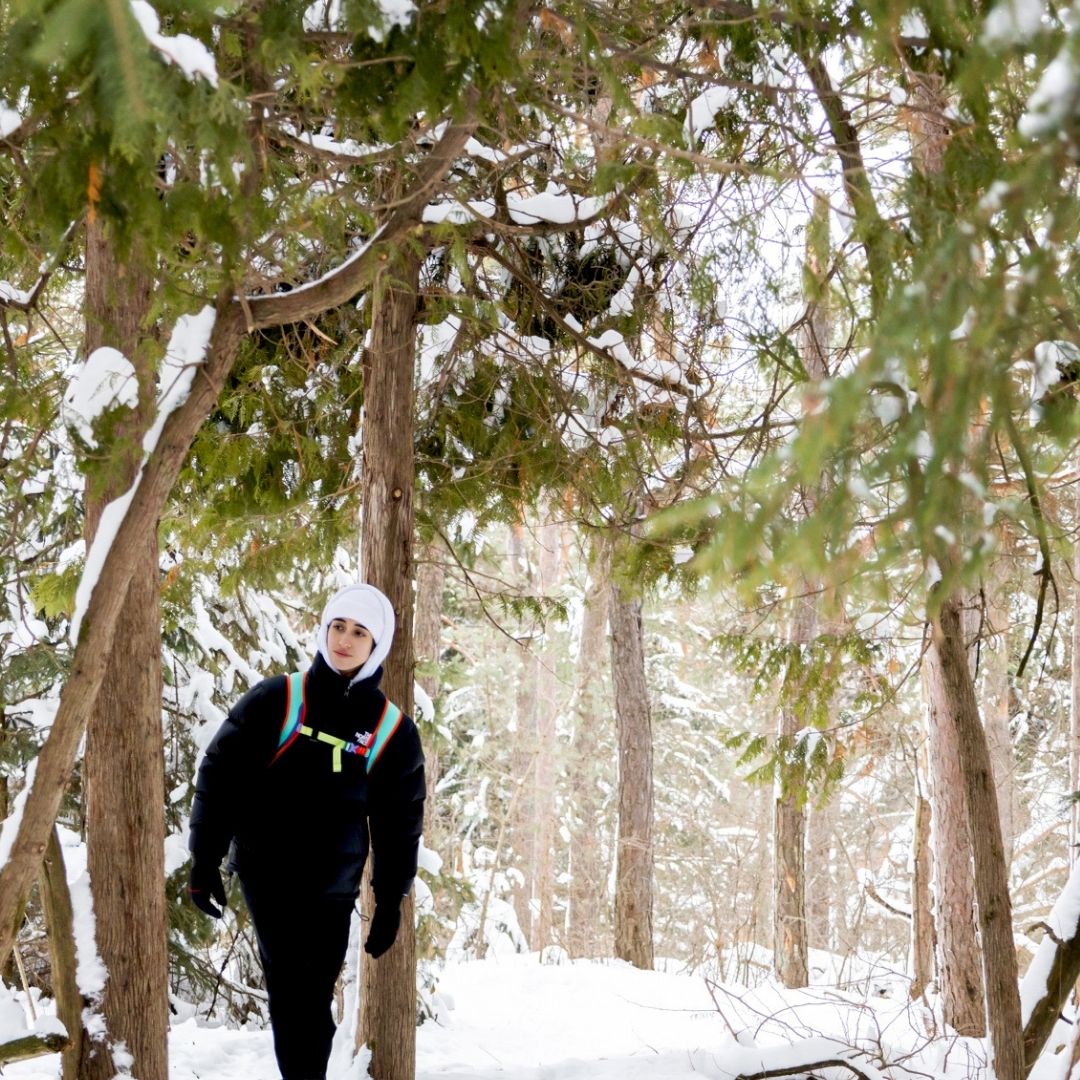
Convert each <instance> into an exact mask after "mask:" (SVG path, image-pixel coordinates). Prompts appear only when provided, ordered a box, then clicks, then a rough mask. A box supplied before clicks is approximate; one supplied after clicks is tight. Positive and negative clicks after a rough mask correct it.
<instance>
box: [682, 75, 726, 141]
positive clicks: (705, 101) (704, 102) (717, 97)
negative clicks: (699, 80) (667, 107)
mask: <svg viewBox="0 0 1080 1080" xmlns="http://www.w3.org/2000/svg"><path fill="white" fill-rule="evenodd" d="M730 100H731V90H729V89H728V87H726V86H710V87H709V89H708V90H706V91H705V93H704V94H699V95H698V96H697V97H696V98H694V100H693V101H691V102H690V108H689V109H687V110H686V124H685V131H686V141H687V142H688V143H689V144H690V145H691V146H694V145H695V144H696V143H697V141H698V138H699V137H700V136H701V135H702V134H704V133H705V132H706V131H708V129H709V128H711V127H712V126H713V124H714V122H715V121H716V114H717V113H718V112H719V111H720V110H721V109H722V108H723V107H724V106H725V105H727V103H728V102H729V101H730Z"/></svg>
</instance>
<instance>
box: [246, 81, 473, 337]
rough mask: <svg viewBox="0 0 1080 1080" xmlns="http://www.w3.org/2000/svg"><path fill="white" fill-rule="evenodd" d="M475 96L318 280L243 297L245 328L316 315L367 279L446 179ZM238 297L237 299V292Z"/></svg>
mask: <svg viewBox="0 0 1080 1080" xmlns="http://www.w3.org/2000/svg"><path fill="white" fill-rule="evenodd" d="M477 100H478V94H477V92H476V91H475V90H473V91H471V92H470V93H469V95H468V97H467V100H466V108H465V116H466V119H464V120H461V121H459V122H457V123H452V124H450V125H449V126H448V127H447V128H446V130H445V131H444V132H443V134H442V137H441V138H440V139H439V141H438V142H437V143H436V144H435V146H434V148H433V149H432V151H431V153H430V154H429V155H428V156H427V158H426V159H425V160H424V161H423V163H422V164H421V165H420V166H419V168H418V169H417V175H416V180H415V182H414V183H413V185H412V187H410V189H409V191H408V193H407V194H406V195H405V197H404V198H402V199H401V200H400V201H399V202H398V203H397V206H396V209H395V210H394V211H393V213H391V215H390V217H389V218H388V219H387V220H386V221H385V222H384V223H383V224H382V225H381V226H380V227H379V229H378V230H377V231H376V233H375V234H374V236H372V238H371V239H370V240H369V241H368V242H367V244H365V245H364V247H363V248H362V249H361V250H360V251H358V252H356V253H354V254H353V255H351V256H350V257H349V258H348V259H346V260H345V261H344V262H343V263H342V264H341V265H340V266H338V267H336V268H335V269H334V270H331V271H330V272H329V273H328V274H324V275H323V276H322V277H321V278H319V279H318V280H316V281H313V282H309V283H307V284H304V285H301V286H299V287H298V288H296V289H293V290H292V291H291V292H287V293H274V294H272V295H269V296H246V297H243V302H244V303H245V304H246V306H247V308H246V311H245V316H246V318H247V324H248V330H249V331H251V330H258V329H263V328H265V327H269V326H283V325H285V324H286V323H294V322H302V321H304V320H305V319H311V318H314V317H315V316H316V315H319V314H321V313H322V312H324V311H326V310H328V309H329V308H332V307H337V306H338V305H340V304H345V303H347V302H348V301H350V300H352V299H353V298H354V297H355V296H356V295H357V294H358V293H360V292H362V291H363V290H364V289H365V288H367V287H368V285H370V283H371V281H372V279H373V278H374V277H375V274H376V273H377V272H378V270H379V268H380V267H382V266H383V265H384V264H385V263H386V261H387V259H388V257H389V256H388V255H387V253H386V251H385V250H384V248H385V247H386V245H389V244H394V243H396V242H397V241H399V240H401V239H402V238H403V237H404V236H405V234H406V233H407V232H409V230H411V229H415V228H416V227H417V226H418V225H419V224H420V221H421V217H422V215H423V212H424V208H425V207H426V206H427V204H428V203H429V202H430V200H431V193H432V191H433V190H435V189H436V188H438V187H439V186H440V185H441V184H442V183H443V182H444V180H445V177H446V174H447V173H448V172H449V170H450V167H451V166H452V165H453V163H454V161H455V159H456V158H457V157H458V155H459V154H460V153H461V151H462V149H463V148H464V146H465V143H466V142H467V141H468V139H469V136H470V135H471V134H472V132H473V130H474V129H475V127H476V123H477V121H476V116H475V113H476V104H477ZM236 302H237V303H240V298H237V301H236Z"/></svg>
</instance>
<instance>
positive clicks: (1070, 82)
mask: <svg viewBox="0 0 1080 1080" xmlns="http://www.w3.org/2000/svg"><path fill="white" fill-rule="evenodd" d="M1078 81H1080V72H1078V71H1077V68H1076V61H1075V60H1074V59H1073V58H1072V55H1071V54H1070V52H1069V46H1068V45H1067V44H1066V46H1065V48H1063V49H1062V50H1061V52H1059V53H1058V55H1057V56H1056V57H1054V59H1053V60H1051V61H1050V63H1049V64H1047V65H1046V70H1045V71H1044V72H1043V74H1042V78H1041V79H1040V80H1039V85H1038V86H1036V87H1035V90H1034V91H1033V92H1032V95H1031V97H1030V98H1028V103H1027V112H1025V113H1024V115H1023V116H1021V117H1020V122H1019V124H1017V130H1018V131H1019V132H1020V134H1021V135H1023V136H1024V138H1025V139H1037V138H1039V137H1040V136H1042V135H1049V134H1051V133H1052V132H1053V131H1054V130H1055V129H1057V128H1058V127H1060V126H1061V124H1062V123H1064V121H1065V120H1066V119H1067V118H1068V116H1069V115H1070V114H1071V112H1072V108H1073V101H1074V99H1075V97H1076V91H1077V83H1078Z"/></svg>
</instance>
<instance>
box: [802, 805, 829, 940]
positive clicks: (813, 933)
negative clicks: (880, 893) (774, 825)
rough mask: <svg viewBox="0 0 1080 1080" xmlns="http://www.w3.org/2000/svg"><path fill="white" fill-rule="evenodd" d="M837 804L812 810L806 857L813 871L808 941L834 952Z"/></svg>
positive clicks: (809, 880)
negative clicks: (835, 821) (834, 847)
mask: <svg viewBox="0 0 1080 1080" xmlns="http://www.w3.org/2000/svg"><path fill="white" fill-rule="evenodd" d="M834 817H835V815H834V813H833V804H832V803H831V802H826V803H823V804H822V805H820V806H814V807H813V808H812V809H811V811H810V820H809V822H808V823H807V833H806V836H807V840H806V854H807V865H808V868H809V871H808V873H807V875H806V929H807V940H808V942H809V941H814V942H816V943H817V944H816V948H819V949H827V950H829V951H830V952H831V951H833V940H832V911H833V891H834V890H833V872H832V852H833V828H834V823H833V818H834Z"/></svg>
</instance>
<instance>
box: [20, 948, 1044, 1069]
mask: <svg viewBox="0 0 1080 1080" xmlns="http://www.w3.org/2000/svg"><path fill="white" fill-rule="evenodd" d="M357 951H358V950H355V949H354V950H350V955H353V956H355V954H356V952H357ZM544 959H545V960H546V961H548V962H541V957H540V956H538V955H537V954H536V953H524V954H516V953H512V952H510V953H507V952H501V953H500V952H495V953H494V957H493V958H490V959H487V960H484V961H466V960H458V961H455V962H451V963H449V964H448V965H447V967H446V968H445V969H444V970H443V971H442V972H441V973H440V974H439V977H438V982H437V985H436V986H435V989H434V993H433V994H432V998H431V1003H432V1005H433V1008H434V1018H433V1019H431V1020H428V1021H427V1022H425V1023H424V1024H423V1025H422V1026H421V1027H420V1028H419V1029H418V1031H417V1062H416V1077H417V1080H507V1078H509V1080H733V1078H734V1077H735V1076H737V1075H738V1074H739V1073H740V1072H742V1073H748V1072H758V1071H761V1070H763V1069H780V1068H783V1067H787V1068H791V1069H794V1070H796V1071H797V1066H799V1065H800V1064H806V1063H809V1062H813V1061H817V1060H823V1059H831V1060H847V1061H850V1062H851V1063H852V1064H856V1065H857V1066H858V1068H859V1070H860V1071H861V1072H862V1074H863V1075H865V1076H866V1077H869V1078H872V1080H881V1078H882V1077H885V1076H892V1077H894V1078H896V1077H900V1076H913V1075H921V1076H934V1077H937V1078H939V1080H961V1078H967V1077H974V1076H976V1075H986V1074H985V1072H979V1071H978V1070H979V1066H978V1064H977V1063H978V1062H979V1061H980V1059H984V1053H983V1047H982V1043H981V1042H980V1041H979V1040H956V1039H950V1040H948V1041H945V1040H939V1041H938V1042H933V1041H930V1040H928V1039H927V1038H926V1034H925V1028H924V1026H923V1025H924V1023H925V1022H926V1019H927V1017H926V1015H925V1009H924V1008H923V1006H922V1005H921V1004H915V1005H912V1004H910V1003H909V1002H907V1001H906V995H905V994H903V993H900V994H898V995H897V998H896V1000H892V999H890V998H889V997H881V996H877V995H875V994H874V992H873V987H876V985H877V984H876V983H874V982H873V981H872V982H871V984H870V989H868V992H867V993H866V994H865V995H861V994H853V993H850V992H848V991H844V990H840V989H838V988H836V987H827V986H822V987H820V988H814V989H810V990H794V991H787V990H782V989H779V988H777V987H775V986H771V985H764V986H762V987H760V988H759V989H757V990H753V991H750V990H747V989H745V988H744V987H738V986H731V985H724V984H716V983H711V982H709V981H707V980H706V979H705V978H704V977H703V976H702V975H700V974H696V975H695V974H685V973H679V972H676V971H674V970H663V968H664V967H665V965H664V963H663V961H661V962H660V967H661V970H658V971H639V970H637V969H635V968H632V967H630V966H629V965H628V964H625V963H622V962H620V961H616V960H608V961H588V960H575V961H568V960H566V959H565V954H563V953H562V952H561V950H547V951H546V952H545V954H544ZM348 979H353V980H355V970H354V969H352V968H350V971H349V973H348ZM348 979H347V982H348ZM349 989H350V987H349V986H347V987H346V995H345V996H346V1001H348V1000H349ZM350 1015H352V1011H351V1010H350ZM2 1017H3V1013H2V1010H0V1022H2ZM15 1019H16V1018H15V1017H14V1014H13V1015H12V1020H13V1022H14V1021H15ZM349 1027H350V1025H349V1024H348V1023H346V1024H342V1025H341V1028H340V1029H339V1032H340V1035H339V1038H338V1039H337V1040H336V1041H335V1052H334V1057H333V1058H332V1063H331V1068H330V1070H329V1073H328V1075H329V1077H330V1080H364V1078H365V1076H366V1067H367V1062H368V1054H367V1051H366V1050H365V1051H362V1052H361V1054H360V1055H358V1057H357V1058H356V1059H355V1060H354V1061H353V1062H351V1063H350V1062H349V1061H348V1054H347V1051H346V1052H344V1053H342V1052H341V1051H342V1050H343V1049H344V1048H345V1044H347V1041H348V1039H347V1036H348V1034H349V1031H348V1029H349ZM882 1058H884V1062H889V1061H892V1062H898V1061H901V1060H903V1066H898V1067H897V1068H896V1069H894V1070H892V1071H891V1072H890V1071H887V1069H886V1066H885V1064H884V1063H883V1061H882ZM58 1075H59V1058H58V1057H57V1056H55V1055H54V1056H51V1057H46V1058H38V1059H34V1060H32V1061H26V1062H20V1063H18V1064H13V1065H11V1066H7V1067H5V1070H4V1076H5V1078H6V1080H55V1078H56V1077H57V1076H58ZM169 1075H170V1078H171V1080H197V1078H202V1077H208V1076H212V1077H214V1078H215V1080H249V1078H251V1077H270V1076H277V1075H278V1074H277V1070H276V1067H275V1064H274V1057H273V1047H272V1043H271V1037H270V1032H269V1031H267V1030H252V1029H250V1028H246V1029H244V1030H239V1031H238V1030H230V1029H229V1028H226V1027H223V1026H219V1025H216V1024H211V1023H208V1022H207V1021H205V1020H204V1019H202V1018H198V1019H196V1018H192V1017H191V1016H190V1013H185V1012H183V1011H182V1012H181V1013H180V1015H179V1016H178V1017H177V1019H176V1020H175V1021H174V1023H173V1026H172V1031H171V1035H170V1070H169ZM820 1075H822V1076H836V1077H837V1078H839V1077H840V1076H841V1075H843V1076H847V1075H850V1073H849V1071H848V1070H846V1069H842V1070H835V1071H831V1072H830V1071H822V1072H821V1073H820ZM1033 1075H1034V1074H1033ZM1043 1075H1045V1076H1048V1075H1049V1074H1048V1073H1046V1074H1043Z"/></svg>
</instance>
